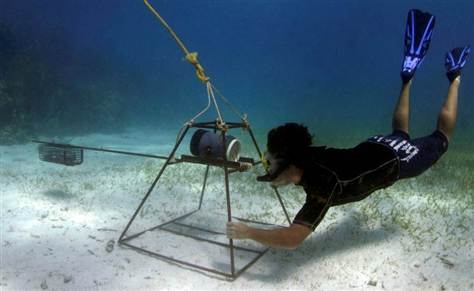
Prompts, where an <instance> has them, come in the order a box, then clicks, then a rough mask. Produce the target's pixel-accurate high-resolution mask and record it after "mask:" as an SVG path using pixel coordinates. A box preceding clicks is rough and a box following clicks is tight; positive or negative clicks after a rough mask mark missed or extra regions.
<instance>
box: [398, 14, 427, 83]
mask: <svg viewBox="0 0 474 291" xmlns="http://www.w3.org/2000/svg"><path fill="white" fill-rule="evenodd" d="M434 25H435V17H434V16H433V15H431V14H430V13H428V12H422V11H420V10H418V9H412V10H410V11H409V12H408V18H407V26H406V31H405V55H404V59H403V65H402V70H401V72H400V76H401V77H402V80H403V83H408V82H409V81H410V80H411V79H412V78H413V75H414V74H415V71H416V69H417V68H418V67H419V66H420V64H421V63H422V61H423V59H424V57H425V55H426V52H427V51H428V48H429V46H430V41H431V36H432V35H433V29H434Z"/></svg>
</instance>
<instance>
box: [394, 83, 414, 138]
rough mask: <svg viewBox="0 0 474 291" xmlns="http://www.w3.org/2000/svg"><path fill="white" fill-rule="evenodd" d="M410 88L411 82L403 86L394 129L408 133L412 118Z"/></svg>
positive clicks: (395, 113) (396, 108) (395, 115)
mask: <svg viewBox="0 0 474 291" xmlns="http://www.w3.org/2000/svg"><path fill="white" fill-rule="evenodd" d="M410 87H411V81H409V82H408V83H406V84H403V85H402V89H401V90H400V97H398V102H397V105H396V107H395V110H394V112H393V119H392V129H393V130H402V131H404V132H406V133H408V123H409V118H410Z"/></svg>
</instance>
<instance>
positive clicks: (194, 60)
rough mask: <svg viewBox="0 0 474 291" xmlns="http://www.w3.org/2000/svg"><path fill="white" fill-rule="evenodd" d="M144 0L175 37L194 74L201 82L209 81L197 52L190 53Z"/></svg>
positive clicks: (146, 1)
mask: <svg viewBox="0 0 474 291" xmlns="http://www.w3.org/2000/svg"><path fill="white" fill-rule="evenodd" d="M143 1H144V2H145V5H146V6H147V7H148V9H150V11H151V12H152V13H153V14H154V15H155V16H156V18H157V19H158V20H159V21H160V22H161V24H162V25H163V26H164V27H165V28H166V29H167V30H168V32H169V33H170V34H171V36H172V37H173V38H174V39H175V41H176V42H177V43H178V45H179V46H180V47H181V49H182V50H183V51H184V54H185V55H186V60H187V61H188V62H190V63H191V64H192V65H193V66H194V68H195V69H196V76H197V77H198V78H199V80H201V81H202V82H204V83H206V82H208V81H209V77H208V76H206V74H205V73H204V68H203V67H202V66H201V64H199V61H198V54H197V52H193V53H190V52H189V51H188V49H187V48H186V46H185V45H184V43H183V42H182V41H181V39H179V37H178V36H177V35H176V33H175V32H174V31H173V29H171V27H170V26H169V25H168V23H166V21H165V20H164V19H163V17H161V15H160V14H159V13H158V11H156V10H155V8H153V6H151V4H150V3H148V0H143Z"/></svg>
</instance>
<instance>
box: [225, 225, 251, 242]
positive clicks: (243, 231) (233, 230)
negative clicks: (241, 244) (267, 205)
mask: <svg viewBox="0 0 474 291" xmlns="http://www.w3.org/2000/svg"><path fill="white" fill-rule="evenodd" d="M249 229H250V227H248V226H247V225H246V224H245V223H242V222H227V237H228V238H232V239H246V238H249Z"/></svg>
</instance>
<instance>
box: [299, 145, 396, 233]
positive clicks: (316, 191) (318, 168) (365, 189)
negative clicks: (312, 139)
mask: <svg viewBox="0 0 474 291" xmlns="http://www.w3.org/2000/svg"><path fill="white" fill-rule="evenodd" d="M399 165H400V162H399V158H398V157H397V155H396V153H395V152H394V151H393V149H392V148H390V147H389V146H386V145H383V144H380V143H375V142H371V141H365V142H362V143H360V144H359V145H357V146H356V147H353V148H349V149H336V148H325V147H312V148H311V149H310V151H309V154H308V160H307V161H306V163H305V166H304V172H303V176H302V177H301V181H300V183H299V184H298V185H301V186H303V188H304V190H305V192H306V202H305V204H304V205H303V207H302V208H301V210H300V211H299V212H298V214H297V215H296V217H295V219H294V220H293V223H297V224H302V225H306V226H308V227H310V228H311V229H312V230H313V231H314V229H315V228H316V226H317V225H318V224H319V223H320V221H321V220H322V218H323V217H324V215H325V214H326V212H327V210H328V209H329V207H331V206H336V205H342V204H345V203H349V202H354V201H359V200H362V199H364V198H365V197H367V196H369V195H370V193H372V192H374V191H375V190H377V189H380V188H385V187H388V186H390V185H392V184H393V183H394V182H395V181H396V180H397V179H398V176H399Z"/></svg>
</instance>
